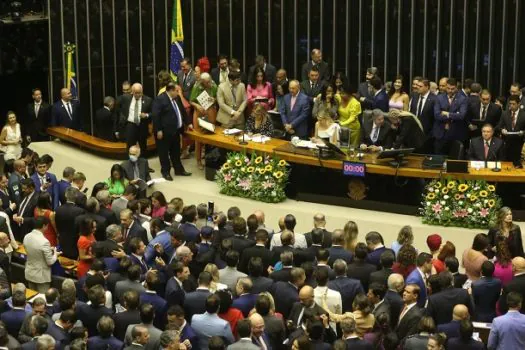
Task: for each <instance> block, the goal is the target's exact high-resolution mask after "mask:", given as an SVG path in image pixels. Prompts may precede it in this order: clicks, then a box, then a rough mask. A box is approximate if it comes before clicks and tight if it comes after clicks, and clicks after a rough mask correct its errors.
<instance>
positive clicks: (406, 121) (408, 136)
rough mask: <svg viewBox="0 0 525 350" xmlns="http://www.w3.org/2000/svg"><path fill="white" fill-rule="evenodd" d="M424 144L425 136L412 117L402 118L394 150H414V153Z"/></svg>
mask: <svg viewBox="0 0 525 350" xmlns="http://www.w3.org/2000/svg"><path fill="white" fill-rule="evenodd" d="M424 143H425V134H423V130H421V128H420V127H419V125H418V124H417V122H416V121H415V120H413V119H412V117H403V118H402V119H401V125H400V126H399V127H398V129H397V132H396V135H395V139H394V144H393V147H394V148H415V149H416V152H417V151H418V150H420V149H421V147H423V145H424Z"/></svg>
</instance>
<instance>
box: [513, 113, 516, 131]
mask: <svg viewBox="0 0 525 350" xmlns="http://www.w3.org/2000/svg"><path fill="white" fill-rule="evenodd" d="M515 127H516V112H512V130H514V128H515Z"/></svg>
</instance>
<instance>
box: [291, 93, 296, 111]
mask: <svg viewBox="0 0 525 350" xmlns="http://www.w3.org/2000/svg"><path fill="white" fill-rule="evenodd" d="M296 98H297V97H295V96H292V98H291V99H290V110H292V109H293V106H295V99H296Z"/></svg>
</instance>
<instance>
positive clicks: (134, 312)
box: [112, 290, 140, 339]
mask: <svg viewBox="0 0 525 350" xmlns="http://www.w3.org/2000/svg"><path fill="white" fill-rule="evenodd" d="M116 301H119V302H120V303H121V305H122V306H123V307H124V308H125V309H126V310H125V311H124V312H117V313H115V314H113V315H112V318H113V321H115V330H114V332H113V334H115V337H117V339H124V336H125V335H126V329H127V328H128V326H129V325H130V324H137V323H140V312H139V309H138V308H139V304H140V299H139V293H138V292H137V291H135V290H128V291H126V292H125V293H124V294H123V295H122V300H115V302H116Z"/></svg>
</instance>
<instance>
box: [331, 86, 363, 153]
mask: <svg viewBox="0 0 525 350" xmlns="http://www.w3.org/2000/svg"><path fill="white" fill-rule="evenodd" d="M335 99H336V100H337V103H338V104H339V108H338V109H337V114H338V115H339V124H340V125H341V126H342V127H347V128H349V129H350V147H354V148H357V147H359V141H360V140H361V124H360V123H359V116H360V115H361V103H359V101H358V100H357V99H356V98H355V97H354V95H353V94H352V93H350V91H346V90H341V92H340V93H339V94H337V95H335Z"/></svg>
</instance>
